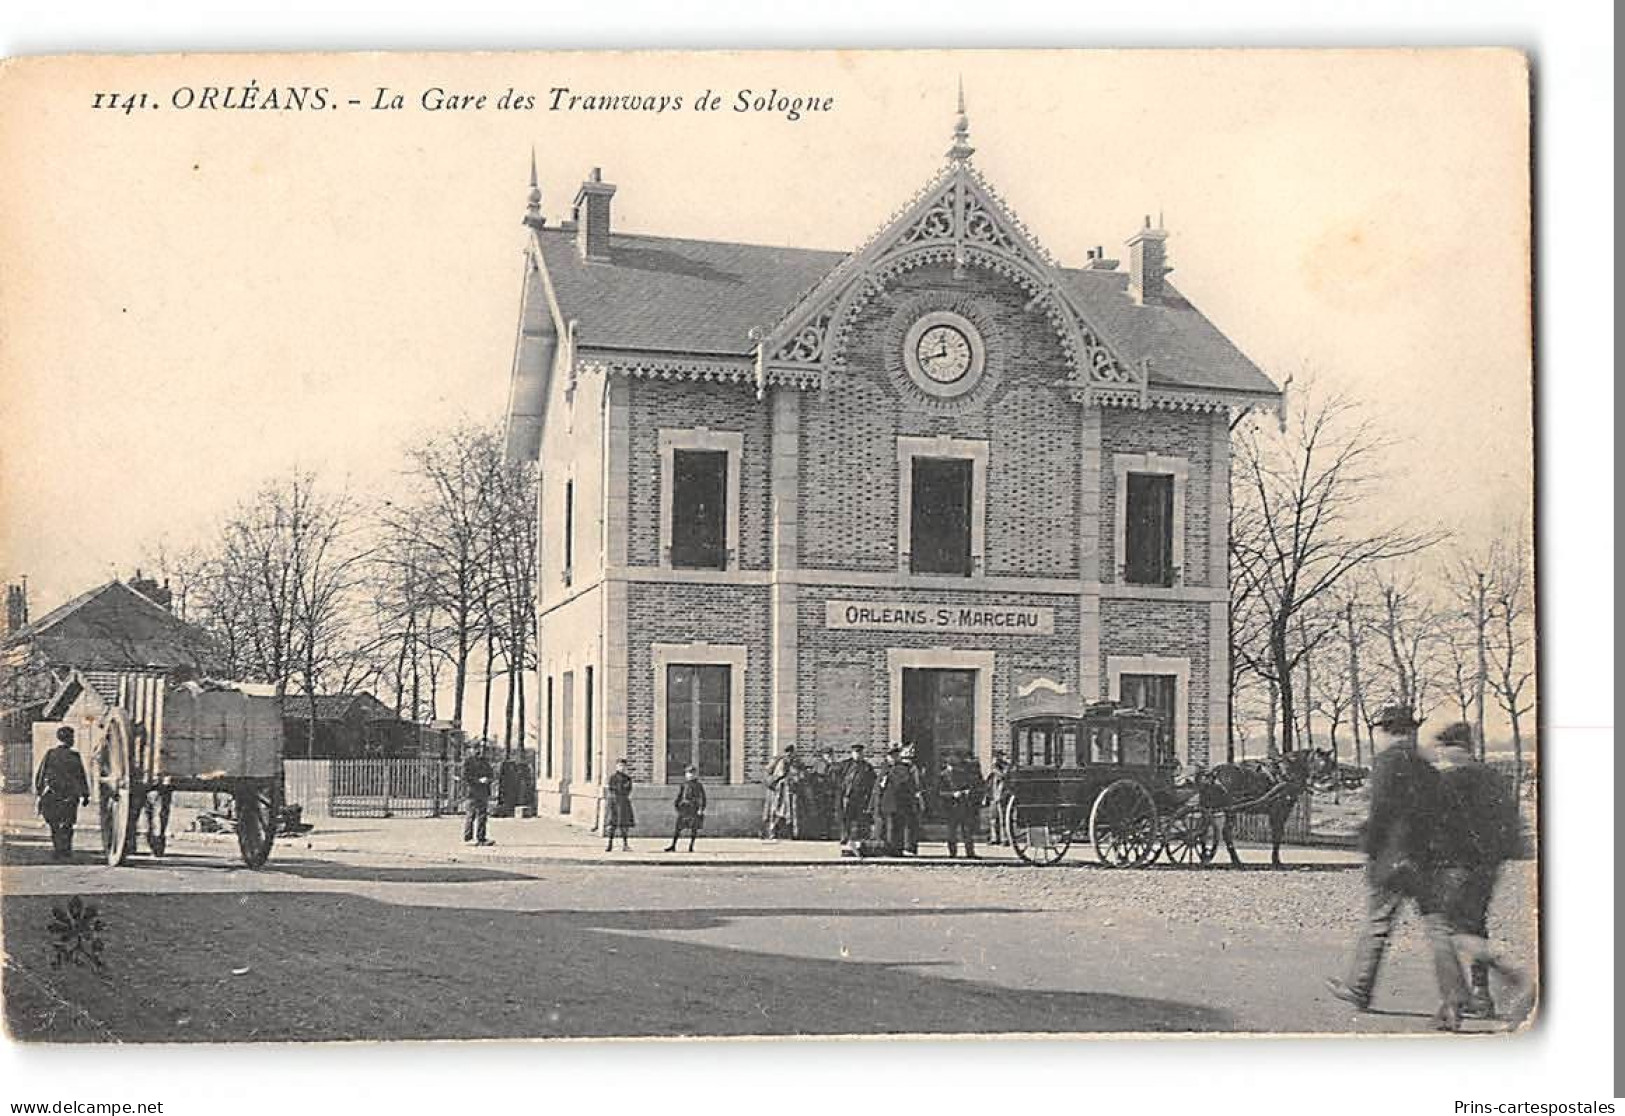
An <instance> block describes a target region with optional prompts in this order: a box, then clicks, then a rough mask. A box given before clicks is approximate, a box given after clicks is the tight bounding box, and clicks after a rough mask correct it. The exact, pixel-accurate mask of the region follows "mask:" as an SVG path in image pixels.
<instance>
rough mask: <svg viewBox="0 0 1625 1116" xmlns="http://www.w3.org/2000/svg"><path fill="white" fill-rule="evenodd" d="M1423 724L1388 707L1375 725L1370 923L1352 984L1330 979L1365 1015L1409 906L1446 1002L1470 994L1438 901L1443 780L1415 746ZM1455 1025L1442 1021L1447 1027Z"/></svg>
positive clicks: (1368, 849)
mask: <svg viewBox="0 0 1625 1116" xmlns="http://www.w3.org/2000/svg"><path fill="white" fill-rule="evenodd" d="M1419 724H1420V722H1419V721H1417V719H1416V717H1415V716H1414V715H1413V714H1412V713H1411V710H1410V708H1409V707H1407V706H1403V705H1387V706H1384V707H1383V708H1381V709H1379V710H1378V711H1377V715H1376V717H1375V718H1373V720H1372V722H1371V727H1372V730H1373V736H1372V742H1373V745H1374V746H1375V747H1376V748H1377V749H1379V752H1378V755H1377V757H1376V759H1375V760H1374V761H1373V762H1372V764H1371V779H1370V794H1371V805H1370V809H1369V813H1368V815H1367V818H1366V824H1365V832H1364V839H1363V845H1364V849H1365V853H1366V856H1367V858H1368V860H1367V863H1366V919H1365V925H1364V927H1363V928H1362V929H1361V932H1360V939H1359V941H1358V943H1357V944H1356V945H1355V949H1354V960H1353V963H1352V965H1351V967H1350V970H1349V977H1348V979H1347V980H1346V981H1341V980H1328V981H1327V982H1326V985H1327V987H1328V988H1329V989H1330V990H1331V993H1332V995H1334V996H1336V997H1337V998H1338V999H1340V1000H1343V1001H1345V1002H1346V1003H1350V1004H1353V1005H1354V1006H1355V1007H1356V1008H1358V1009H1359V1010H1361V1011H1364V1010H1366V1009H1367V1008H1369V1007H1370V1006H1371V994H1372V991H1373V990H1374V989H1375V987H1376V983H1377V972H1378V970H1379V969H1380V968H1381V967H1382V959H1383V954H1384V953H1385V952H1386V951H1387V948H1388V936H1389V934H1390V933H1391V932H1392V931H1393V927H1394V920H1395V919H1396V918H1397V917H1398V915H1399V909H1400V907H1401V906H1402V905H1403V904H1404V903H1405V901H1406V900H1407V899H1409V900H1411V901H1413V902H1415V903H1416V905H1417V907H1418V909H1419V910H1421V912H1422V916H1423V922H1424V924H1425V925H1426V928H1427V933H1428V938H1429V940H1430V941H1431V943H1432V946H1433V962H1434V973H1435V976H1436V978H1437V980H1438V982H1439V993H1440V999H1441V1001H1442V1002H1444V1003H1447V1004H1453V1003H1459V1002H1460V1000H1461V999H1462V996H1463V994H1464V988H1463V982H1462V979H1461V965H1460V963H1459V962H1458V961H1457V960H1456V953H1455V947H1454V946H1453V945H1452V944H1451V942H1450V928H1449V924H1448V922H1447V920H1446V919H1445V918H1444V917H1443V916H1442V915H1440V914H1439V913H1438V911H1437V908H1436V905H1435V904H1434V903H1433V901H1432V897H1433V890H1434V888H1433V862H1432V853H1433V849H1432V842H1433V828H1434V824H1435V821H1436V819H1437V817H1438V814H1439V773H1438V772H1437V771H1435V770H1434V768H1433V766H1432V765H1431V764H1429V763H1428V761H1427V760H1426V759H1425V758H1423V756H1422V755H1421V753H1420V752H1419V751H1418V750H1417V747H1416V729H1417V727H1418V725H1419ZM1445 1022H1448V1021H1446V1020H1442V1019H1441V1023H1445Z"/></svg>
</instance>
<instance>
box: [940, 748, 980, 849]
mask: <svg viewBox="0 0 1625 1116" xmlns="http://www.w3.org/2000/svg"><path fill="white" fill-rule="evenodd" d="M984 793H985V788H984V786H983V783H982V772H981V768H980V766H979V765H978V764H977V762H976V760H975V758H974V757H971V756H956V755H950V756H949V757H948V766H947V767H946V768H945V769H944V771H943V775H942V785H941V786H940V787H939V788H938V790H937V794H938V797H940V798H941V799H942V814H943V817H945V818H946V819H947V821H948V855H949V856H950V857H955V856H958V855H959V844H960V842H961V841H963V842H964V844H965V859H966V860H975V859H977V856H976V823H977V821H978V820H979V819H980V818H981V815H982V795H983V794H984Z"/></svg>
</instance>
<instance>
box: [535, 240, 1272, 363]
mask: <svg viewBox="0 0 1625 1116" xmlns="http://www.w3.org/2000/svg"><path fill="white" fill-rule="evenodd" d="M536 240H537V244H538V245H539V247H540V251H541V255H542V259H543V262H544V264H545V266H546V269H547V274H548V279H549V281H550V283H551V284H552V288H553V293H554V297H555V298H556V299H557V301H558V305H559V310H560V313H561V314H562V315H563V317H564V319H565V320H570V319H575V321H576V324H577V330H578V335H579V337H580V339H581V342H580V343H581V344H582V345H584V346H588V347H591V348H593V349H628V350H637V351H645V352H662V353H685V354H700V355H710V356H723V355H726V356H740V357H744V356H750V355H752V353H753V352H754V348H755V341H754V340H753V339H752V338H751V337H750V331H751V330H752V329H753V328H755V329H767V328H770V327H771V326H773V324H774V323H775V322H777V321H778V320H779V319H780V318H781V317H782V316H783V315H784V314H785V312H786V311H787V310H788V309H789V308H790V307H792V306H794V305H795V304H796V302H797V301H798V300H799V299H800V297H801V296H802V295H803V294H805V293H806V292H807V291H808V290H809V289H810V288H811V287H813V286H815V285H816V284H817V283H818V282H819V281H820V280H821V279H823V278H824V276H825V275H827V274H828V273H829V272H830V271H832V270H833V269H834V268H836V267H837V266H839V265H840V264H841V263H842V261H843V260H845V259H846V258H847V254H846V253H841V252H828V251H817V250H813V249H805V248H783V247H772V246H767V245H759V244H736V243H731V242H725V241H711V240H685V239H679V238H675V237H661V236H649V235H645V234H641V233H612V234H611V235H610V237H609V250H608V259H606V260H593V261H587V260H584V259H582V258H581V255H580V254H579V252H578V251H577V249H576V244H575V234H574V233H573V232H572V231H571V230H569V229H546V228H544V229H542V230H539V231H538V233H537V236H536ZM1060 274H1061V276H1062V277H1063V279H1064V281H1065V282H1066V283H1067V285H1068V287H1069V288H1070V290H1071V291H1072V293H1073V295H1074V297H1075V299H1076V301H1077V303H1078V305H1079V306H1080V308H1081V309H1082V311H1083V313H1084V314H1085V315H1086V316H1087V318H1088V320H1089V322H1090V323H1091V324H1092V325H1094V326H1095V328H1096V329H1098V330H1099V331H1100V332H1101V333H1102V334H1103V335H1104V337H1105V339H1106V340H1107V341H1108V342H1109V343H1110V344H1111V345H1112V346H1113V347H1114V348H1115V349H1116V351H1117V352H1118V353H1119V354H1121V356H1122V357H1123V359H1124V360H1126V361H1129V362H1131V363H1133V364H1134V365H1136V366H1141V365H1142V364H1143V362H1145V361H1149V362H1150V365H1151V383H1152V384H1154V385H1160V386H1168V387H1175V388H1181V387H1184V388H1207V389H1218V390H1222V391H1237V392H1249V393H1261V394H1268V395H1275V394H1277V393H1278V391H1279V389H1278V388H1277V387H1276V385H1275V384H1274V383H1273V382H1272V381H1271V380H1270V379H1269V377H1267V376H1266V375H1264V373H1263V372H1262V371H1261V370H1260V369H1259V368H1258V366H1257V365H1256V364H1254V363H1253V362H1252V361H1251V360H1250V359H1248V357H1247V356H1246V355H1245V354H1244V353H1242V352H1241V350H1239V349H1238V348H1236V346H1235V345H1234V344H1233V343H1232V342H1231V341H1230V340H1229V339H1228V338H1227V337H1225V336H1224V334H1223V333H1221V332H1219V330H1218V328H1217V327H1216V326H1214V325H1213V323H1212V322H1211V321H1209V320H1208V319H1207V318H1206V317H1205V316H1204V315H1203V314H1202V313H1201V312H1200V311H1199V310H1197V309H1196V308H1195V307H1194V306H1192V305H1191V303H1190V302H1189V301H1188V300H1187V299H1186V298H1185V297H1184V296H1183V295H1181V294H1180V293H1179V292H1178V290H1177V289H1175V288H1174V287H1173V286H1172V285H1171V284H1168V283H1167V282H1166V281H1165V282H1164V284H1163V287H1164V291H1165V294H1164V297H1163V298H1161V299H1159V300H1157V301H1155V302H1151V303H1147V304H1145V305H1140V304H1138V303H1136V302H1135V301H1134V300H1133V299H1132V298H1131V297H1130V295H1129V293H1128V284H1129V276H1128V274H1127V273H1126V272H1121V271H1105V270H1089V269H1071V268H1062V269H1060ZM653 308H658V310H655V309H653Z"/></svg>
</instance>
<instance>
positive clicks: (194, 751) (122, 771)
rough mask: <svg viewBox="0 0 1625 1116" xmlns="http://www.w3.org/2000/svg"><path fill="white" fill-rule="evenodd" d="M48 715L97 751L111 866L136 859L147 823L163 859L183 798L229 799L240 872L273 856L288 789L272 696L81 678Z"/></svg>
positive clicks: (92, 757)
mask: <svg viewBox="0 0 1625 1116" xmlns="http://www.w3.org/2000/svg"><path fill="white" fill-rule="evenodd" d="M51 707H52V708H53V709H55V710H58V711H59V712H58V715H59V716H60V717H61V718H62V719H63V720H65V721H67V722H68V723H71V724H73V725H74V726H75V728H76V730H77V731H78V732H79V733H80V734H81V737H82V738H85V739H88V740H89V741H90V742H91V743H90V749H89V754H88V755H87V756H86V757H85V760H86V765H87V768H88V771H89V776H90V784H91V786H92V787H93V788H94V790H93V794H94V795H95V798H96V810H97V816H98V820H99V821H100V823H101V834H102V850H103V853H104V854H105V856H106V859H107V863H108V864H109V865H112V866H115V867H116V866H117V865H120V864H123V863H124V861H125V860H126V859H127V858H128V857H129V855H130V854H131V853H133V852H134V851H135V846H136V838H137V830H138V828H139V826H140V823H141V820H142V818H143V817H144V818H145V821H146V831H147V843H148V847H149V848H150V850H151V851H152V853H153V854H154V855H158V856H162V855H163V853H164V851H165V847H166V845H167V842H168V829H169V806H170V799H171V798H172V796H173V795H174V793H175V792H176V791H202V792H206V793H211V794H216V795H224V796H227V797H229V798H230V799H231V802H232V815H233V817H234V818H235V819H236V830H237V843H238V846H239V848H240V850H241V852H242V857H243V862H244V863H245V864H247V865H248V866H249V867H251V868H258V867H259V866H260V865H262V864H264V863H265V860H266V858H267V857H268V856H270V853H271V845H272V843H273V840H274V838H275V834H276V818H277V811H278V809H279V808H280V806H281V803H282V786H283V783H282V754H283V741H282V711H281V701H280V699H279V698H277V697H276V696H275V694H274V693H271V692H267V690H266V688H264V687H257V686H251V685H246V684H241V683H232V682H216V681H210V680H195V679H194V680H185V681H182V680H178V679H174V678H171V677H168V676H166V675H163V674H155V673H138V672H128V673H120V674H117V675H114V676H109V677H98V678H96V679H95V680H94V682H93V681H92V680H90V679H87V678H86V676H84V675H82V674H79V673H75V675H74V676H73V677H72V678H71V679H70V681H69V682H68V683H67V684H66V685H65V686H64V687H63V689H62V690H61V691H59V693H58V695H57V696H56V697H55V698H53V699H52V702H51Z"/></svg>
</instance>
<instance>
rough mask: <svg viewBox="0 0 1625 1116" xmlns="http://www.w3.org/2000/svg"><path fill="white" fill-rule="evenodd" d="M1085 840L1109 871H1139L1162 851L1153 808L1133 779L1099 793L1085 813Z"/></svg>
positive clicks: (1143, 791)
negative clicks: (1086, 820) (1113, 869)
mask: <svg viewBox="0 0 1625 1116" xmlns="http://www.w3.org/2000/svg"><path fill="white" fill-rule="evenodd" d="M1089 840H1090V841H1091V842H1092V843H1093V844H1094V846H1095V855H1096V856H1098V857H1099V858H1100V862H1101V863H1102V864H1105V865H1107V866H1108V867H1111V868H1142V867H1144V866H1145V865H1147V864H1150V863H1151V862H1152V861H1153V860H1155V859H1156V858H1157V854H1158V853H1160V852H1161V851H1162V832H1161V829H1160V828H1159V824H1158V819H1157V804H1156V803H1155V802H1153V801H1152V800H1151V792H1150V791H1148V790H1146V789H1145V788H1144V787H1142V786H1141V785H1140V784H1139V783H1136V782H1135V781H1134V780H1133V779H1119V780H1117V782H1115V783H1113V784H1111V785H1110V786H1108V787H1107V788H1106V789H1105V790H1103V791H1101V792H1100V797H1098V798H1096V799H1095V805H1094V808H1093V809H1091V810H1090V811H1089Z"/></svg>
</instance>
